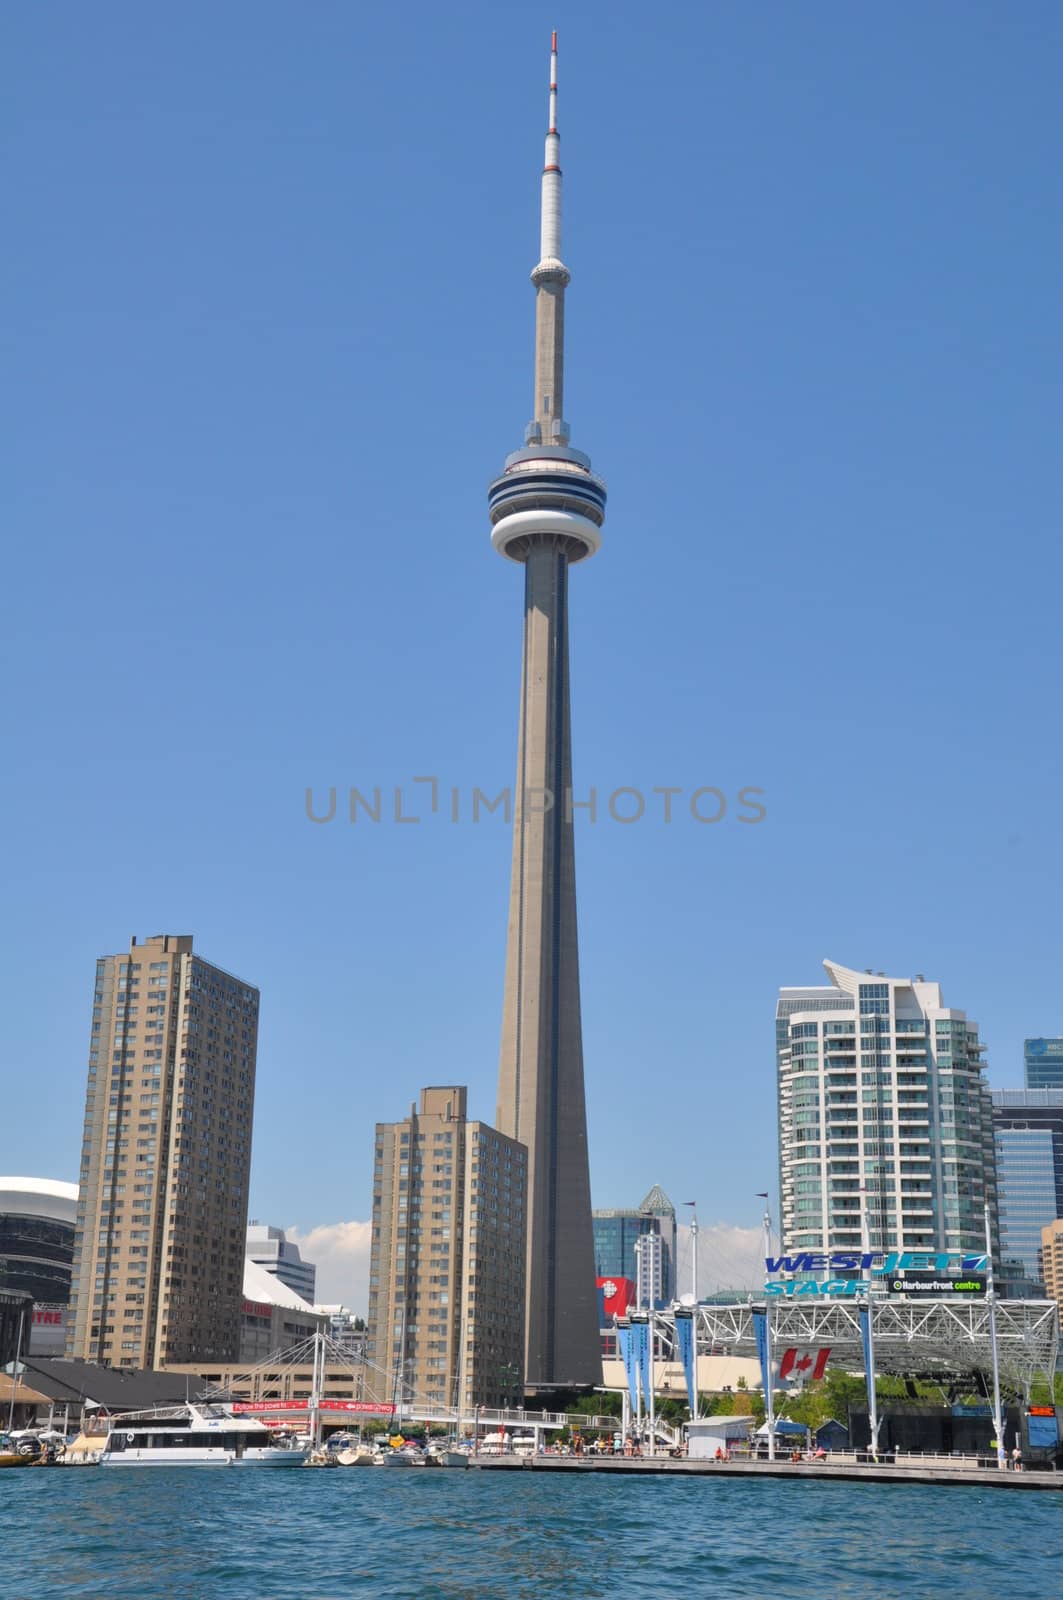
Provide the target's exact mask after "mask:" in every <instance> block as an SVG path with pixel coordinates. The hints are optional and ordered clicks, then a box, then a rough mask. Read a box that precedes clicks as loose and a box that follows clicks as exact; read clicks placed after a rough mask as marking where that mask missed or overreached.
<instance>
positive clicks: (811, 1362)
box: [779, 1345, 831, 1383]
mask: <svg viewBox="0 0 1063 1600" xmlns="http://www.w3.org/2000/svg"><path fill="white" fill-rule="evenodd" d="M830 1352H831V1346H830V1345H822V1346H821V1347H820V1348H819V1349H818V1350H806V1349H803V1348H801V1347H800V1346H799V1347H797V1348H792V1349H790V1350H784V1351H783V1356H782V1360H781V1361H780V1362H779V1377H780V1379H782V1378H803V1379H804V1381H805V1382H806V1383H818V1382H819V1380H820V1378H822V1376H823V1374H824V1372H825V1371H826V1368H827V1362H828V1360H829V1359H830Z"/></svg>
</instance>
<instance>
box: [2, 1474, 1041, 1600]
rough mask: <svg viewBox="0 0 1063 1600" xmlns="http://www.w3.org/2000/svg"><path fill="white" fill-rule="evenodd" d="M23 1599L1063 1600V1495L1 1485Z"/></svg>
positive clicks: (11, 1477)
mask: <svg viewBox="0 0 1063 1600" xmlns="http://www.w3.org/2000/svg"><path fill="white" fill-rule="evenodd" d="M0 1594H2V1595H3V1596H4V1597H5V1600H51V1597H52V1596H57V1597H58V1596H62V1597H64V1600H81V1597H86V1596H91V1597H93V1600H104V1597H106V1600H346V1597H347V1596H350V1595H357V1596H387V1597H389V1600H404V1597H406V1596H418V1597H427V1600H434V1597H436V1596H438V1597H440V1600H452V1597H458V1596H466V1595H468V1596H473V1595H475V1596H482V1597H484V1600H494V1597H496V1596H497V1597H499V1600H503V1597H504V1600H526V1597H530V1596H535V1597H536V1600H555V1597H560V1600H567V1597H569V1596H572V1597H576V1596H580V1597H593V1596H598V1595H602V1596H607V1595H608V1596H623V1597H625V1600H627V1597H633V1600H642V1597H647V1600H648V1597H650V1596H652V1597H654V1600H657V1597H659V1596H662V1595H673V1594H674V1595H682V1596H684V1597H699V1596H702V1595H704V1596H711V1597H713V1600H732V1597H745V1596H757V1597H761V1596H765V1597H771V1600H791V1597H792V1600H805V1597H806V1596H817V1597H818V1600H832V1597H842V1600H845V1597H849V1596H867V1597H873V1600H879V1597H890V1600H892V1597H894V1596H896V1597H898V1600H947V1597H953V1596H955V1597H956V1600H1019V1597H1022V1600H1059V1597H1060V1596H1063V1492H1061V1493H1059V1494H1056V1493H1049V1494H1041V1493H1025V1492H1019V1491H1014V1490H1013V1491H1001V1490H999V1489H978V1488H971V1489H965V1488H961V1489H952V1488H938V1489H934V1488H921V1487H920V1488H917V1487H914V1486H909V1485H907V1484H904V1485H893V1484H881V1485H878V1486H876V1485H872V1484H858V1483H816V1482H814V1481H813V1482H808V1481H803V1482H794V1483H787V1482H785V1481H779V1480H777V1479H758V1480H752V1481H751V1480H748V1479H745V1480H743V1479H731V1480H730V1481H726V1480H720V1479H701V1480H693V1481H691V1480H689V1479H687V1480H679V1479H674V1478H672V1479H669V1478H652V1477H639V1478H627V1479H624V1480H621V1481H618V1480H617V1479H615V1478H610V1477H606V1476H604V1475H603V1476H601V1477H592V1476H589V1475H588V1476H581V1477H579V1478H575V1477H569V1476H568V1475H556V1476H555V1475H553V1474H550V1475H547V1474H545V1473H530V1472H526V1473H494V1472H478V1471H467V1472H453V1471H445V1470H444V1471H435V1472H432V1471H426V1470H424V1469H412V1470H410V1471H408V1472H386V1471H384V1472H382V1471H379V1470H373V1469H359V1468H348V1469H346V1470H343V1469H341V1470H339V1471H333V1472H255V1471H253V1470H244V1471H241V1472H222V1471H217V1470H211V1469H206V1470H200V1471H196V1470H195V1469H189V1468H187V1467H186V1468H146V1469H145V1470H143V1471H137V1470H136V1469H135V1468H130V1469H129V1470H127V1471H121V1472H119V1471H107V1470H92V1469H91V1468H84V1469H68V1470H60V1471H52V1472H37V1471H28V1472H4V1473H0Z"/></svg>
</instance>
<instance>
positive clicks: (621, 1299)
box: [597, 1278, 635, 1327]
mask: <svg viewBox="0 0 1063 1600" xmlns="http://www.w3.org/2000/svg"><path fill="white" fill-rule="evenodd" d="M597 1283H598V1294H599V1296H600V1298H601V1309H602V1317H603V1319H604V1320H603V1321H602V1322H601V1323H600V1326H601V1327H605V1325H606V1323H608V1322H611V1321H612V1319H613V1317H626V1316H627V1313H628V1307H629V1306H633V1305H634V1304H635V1280H634V1279H633V1278H599V1279H598V1280H597Z"/></svg>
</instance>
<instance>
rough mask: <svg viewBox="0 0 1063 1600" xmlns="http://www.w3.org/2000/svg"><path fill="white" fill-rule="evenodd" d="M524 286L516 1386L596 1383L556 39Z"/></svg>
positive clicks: (504, 1086) (507, 1087) (507, 495)
mask: <svg viewBox="0 0 1063 1600" xmlns="http://www.w3.org/2000/svg"><path fill="white" fill-rule="evenodd" d="M531 281H532V283H533V284H534V285H535V405H534V411H533V414H532V420H531V422H530V423H529V424H528V426H527V428H526V429H525V432H524V448H523V449H522V450H515V451H514V452H513V453H512V455H509V456H507V457H506V462H505V467H504V469H503V472H502V476H501V477H500V478H496V479H495V480H494V482H493V483H492V484H491V486H490V488H489V490H488V505H489V509H490V517H491V524H492V527H491V543H492V544H493V545H494V547H495V549H496V550H497V551H498V553H499V555H502V556H505V557H506V559H507V560H508V561H516V562H519V563H520V565H521V566H523V568H524V657H523V673H522V681H521V697H520V732H519V742H518V745H517V781H516V799H515V803H514V828H513V876H512V886H511V890H510V901H509V933H508V947H507V954H506V987H505V998H504V1004H503V1017H502V1050H501V1061H500V1064H499V1074H498V1123H497V1125H498V1127H499V1129H500V1130H501V1131H502V1132H503V1133H507V1134H509V1135H510V1136H511V1137H513V1138H515V1139H520V1140H521V1141H522V1142H523V1143H524V1144H525V1145H527V1147H528V1158H529V1172H528V1270H527V1313H526V1342H525V1381H526V1382H527V1383H528V1384H529V1385H530V1386H546V1385H551V1384H553V1385H563V1386H568V1385H583V1384H593V1383H600V1382H601V1372H602V1365H601V1354H600V1341H599V1330H598V1307H597V1290H596V1287H595V1281H594V1245H593V1237H592V1232H591V1193H590V1170H589V1166H588V1161H587V1108H586V1101H585V1096H584V1088H583V1039H582V1033H581V1028H580V1002H579V951H578V944H577V932H576V863H575V850H574V844H573V835H572V733H571V723H570V714H569V684H568V569H569V567H571V566H573V565H575V563H576V562H577V561H584V560H585V559H586V558H587V557H588V556H592V555H594V553H595V551H596V550H597V549H598V546H599V544H600V543H601V526H602V522H603V520H604V518H605V485H604V484H603V483H602V482H601V480H600V479H599V478H596V477H595V476H594V474H593V473H592V472H591V464H590V459H589V457H588V456H586V455H584V454H583V453H582V451H579V450H574V449H573V448H572V446H571V445H570V444H569V428H568V423H567V422H566V421H565V412H564V403H563V401H564V334H565V289H566V287H567V285H568V282H569V270H568V268H567V267H566V266H565V264H564V262H563V260H562V259H561V141H560V138H559V136H558V131H557V34H556V33H555V34H554V35H553V38H552V40H551V47H550V121H549V127H548V131H547V135H546V162H545V165H544V167H543V178H542V220H541V239H540V251H539V262H538V265H537V266H536V267H535V268H534V270H533V272H532V275H531Z"/></svg>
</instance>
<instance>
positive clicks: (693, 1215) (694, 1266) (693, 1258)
mask: <svg viewBox="0 0 1063 1600" xmlns="http://www.w3.org/2000/svg"><path fill="white" fill-rule="evenodd" d="M686 1204H687V1205H688V1206H689V1207H690V1295H691V1299H692V1300H693V1302H694V1306H693V1311H694V1321H693V1325H692V1333H693V1339H694V1409H693V1411H692V1412H691V1416H692V1417H695V1418H696V1417H697V1414H698V1203H697V1201H696V1200H688V1201H687V1202H686Z"/></svg>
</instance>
